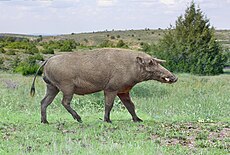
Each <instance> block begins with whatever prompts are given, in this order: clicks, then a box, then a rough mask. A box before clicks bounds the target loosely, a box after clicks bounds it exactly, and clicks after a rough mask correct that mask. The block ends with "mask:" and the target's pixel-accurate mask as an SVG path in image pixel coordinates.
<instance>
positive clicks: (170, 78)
mask: <svg viewBox="0 0 230 155" xmlns="http://www.w3.org/2000/svg"><path fill="white" fill-rule="evenodd" d="M177 80H178V78H177V77H176V76H175V75H171V76H167V77H163V82H165V83H170V84H171V83H175V82H177Z"/></svg>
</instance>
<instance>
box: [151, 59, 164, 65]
mask: <svg viewBox="0 0 230 155" xmlns="http://www.w3.org/2000/svg"><path fill="white" fill-rule="evenodd" d="M153 60H154V61H156V62H157V63H159V64H162V63H165V62H166V61H165V60H161V59H157V58H153Z"/></svg>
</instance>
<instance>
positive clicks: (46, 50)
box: [41, 48, 54, 54]
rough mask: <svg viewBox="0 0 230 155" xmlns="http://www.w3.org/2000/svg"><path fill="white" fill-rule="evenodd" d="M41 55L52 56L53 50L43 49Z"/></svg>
mask: <svg viewBox="0 0 230 155" xmlns="http://www.w3.org/2000/svg"><path fill="white" fill-rule="evenodd" d="M41 53H43V54H54V49H52V48H45V49H43V50H41Z"/></svg>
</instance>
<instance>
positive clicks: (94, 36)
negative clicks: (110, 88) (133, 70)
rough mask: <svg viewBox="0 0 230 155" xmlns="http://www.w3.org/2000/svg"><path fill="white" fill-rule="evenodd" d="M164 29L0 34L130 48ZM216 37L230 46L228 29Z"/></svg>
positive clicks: (156, 38)
mask: <svg viewBox="0 0 230 155" xmlns="http://www.w3.org/2000/svg"><path fill="white" fill-rule="evenodd" d="M165 31H166V30H163V29H157V30H151V29H145V30H125V31H101V32H91V33H72V34H63V35H54V36H42V35H40V36H39V35H22V34H3V33H2V34H1V33H0V37H2V36H10V37H19V38H28V39H30V40H36V39H39V38H40V37H42V41H44V42H47V41H50V40H65V39H74V40H75V41H76V42H79V43H80V44H82V45H85V46H98V45H100V44H101V43H102V42H103V41H106V40H109V41H111V42H114V43H117V42H118V41H119V40H123V41H124V42H125V43H126V44H127V45H128V46H129V47H130V48H132V49H139V48H140V44H141V43H142V42H145V43H156V42H157V41H159V39H160V38H162V37H163V35H164V32H165ZM216 37H217V40H218V41H219V42H221V43H222V44H223V45H224V47H228V48H230V30H216Z"/></svg>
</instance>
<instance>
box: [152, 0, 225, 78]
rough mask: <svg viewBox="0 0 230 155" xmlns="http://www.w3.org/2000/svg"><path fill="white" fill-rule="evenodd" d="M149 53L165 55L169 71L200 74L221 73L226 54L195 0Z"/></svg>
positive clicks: (161, 56) (158, 55) (162, 56)
mask: <svg viewBox="0 0 230 155" xmlns="http://www.w3.org/2000/svg"><path fill="white" fill-rule="evenodd" d="M152 47H153V48H152V50H151V52H152V54H153V55H156V56H157V57H159V58H162V59H166V61H167V63H166V66H167V67H168V68H169V69H170V70H171V71H177V72H189V73H193V74H200V75H215V74H220V73H223V68H224V64H225V62H226V57H225V56H224V55H223V52H222V51H223V50H222V47H221V45H220V44H219V43H218V42H217V41H216V38H215V35H214V28H213V27H211V28H210V23H209V20H208V19H207V18H206V17H205V16H204V15H203V13H202V11H201V10H200V9H199V8H198V9H196V6H195V3H194V2H192V3H191V5H190V6H189V7H188V8H187V9H186V11H185V15H184V16H182V15H181V16H179V17H178V19H177V21H176V26H175V27H172V26H171V27H170V28H169V29H168V30H167V31H166V33H165V35H164V37H163V38H162V39H161V40H160V42H159V44H158V45H156V46H152Z"/></svg>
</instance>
